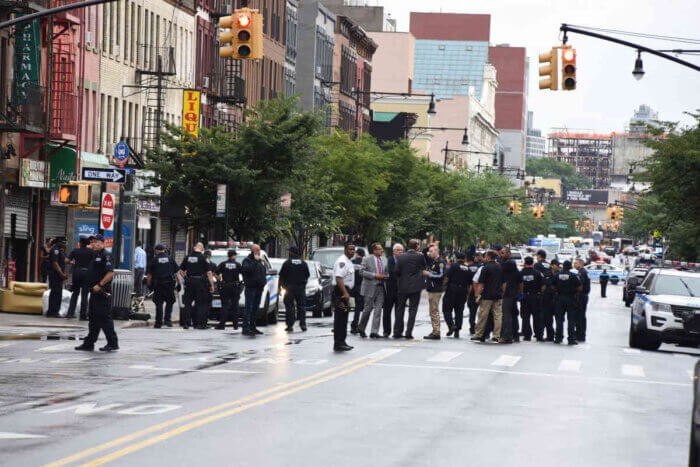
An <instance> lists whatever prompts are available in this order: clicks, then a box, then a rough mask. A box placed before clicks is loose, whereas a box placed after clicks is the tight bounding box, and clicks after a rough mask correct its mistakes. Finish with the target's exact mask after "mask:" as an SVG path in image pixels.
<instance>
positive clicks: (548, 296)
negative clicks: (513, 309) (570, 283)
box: [535, 250, 559, 342]
mask: <svg viewBox="0 0 700 467" xmlns="http://www.w3.org/2000/svg"><path fill="white" fill-rule="evenodd" d="M546 258H547V252H546V251H545V250H539V251H538V252H537V262H536V263H535V270H537V271H538V272H539V273H540V274H542V277H543V278H544V285H545V289H544V292H543V293H542V297H541V301H540V307H539V310H538V313H539V314H540V316H541V319H539V320H537V321H539V322H540V323H541V326H542V327H541V328H540V331H539V332H538V330H537V329H535V335H537V334H540V335H544V331H545V330H546V331H547V337H546V338H545V340H546V341H547V342H553V341H554V326H553V323H552V321H553V319H554V308H555V306H556V303H555V298H556V297H555V295H554V291H553V290H552V287H551V286H552V276H553V274H552V268H551V264H549V263H547V262H546V261H545V259H546ZM552 264H555V265H557V266H558V265H559V262H558V261H557V260H556V259H555V260H552Z"/></svg>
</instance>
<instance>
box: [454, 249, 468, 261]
mask: <svg viewBox="0 0 700 467" xmlns="http://www.w3.org/2000/svg"><path fill="white" fill-rule="evenodd" d="M455 257H456V258H457V259H466V258H467V254H466V253H465V252H463V251H460V252H458V253H457V254H456V255H455Z"/></svg>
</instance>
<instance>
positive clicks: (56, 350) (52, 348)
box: [34, 344, 75, 352]
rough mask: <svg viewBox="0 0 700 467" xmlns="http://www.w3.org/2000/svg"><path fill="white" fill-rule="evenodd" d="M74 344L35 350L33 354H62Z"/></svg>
mask: <svg viewBox="0 0 700 467" xmlns="http://www.w3.org/2000/svg"><path fill="white" fill-rule="evenodd" d="M74 345H75V344H56V345H49V346H47V347H42V348H40V349H36V350H35V351H34V352H62V351H63V350H68V349H70V348H72V347H73V346H74Z"/></svg>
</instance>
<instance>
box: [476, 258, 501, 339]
mask: <svg viewBox="0 0 700 467" xmlns="http://www.w3.org/2000/svg"><path fill="white" fill-rule="evenodd" d="M474 286H475V289H476V291H475V294H476V298H477V301H478V302H479V314H478V317H477V320H476V332H475V333H474V337H472V340H473V341H479V342H484V341H485V340H486V339H485V338H484V330H485V329H486V321H487V320H488V317H489V315H490V314H491V313H493V340H494V341H498V340H499V339H500V337H501V323H502V320H503V309H502V305H503V293H504V291H505V282H504V281H503V271H502V270H501V265H500V264H498V263H497V262H496V252H494V251H488V252H486V258H485V264H484V266H483V267H482V268H481V269H480V270H479V272H477V274H476V276H474Z"/></svg>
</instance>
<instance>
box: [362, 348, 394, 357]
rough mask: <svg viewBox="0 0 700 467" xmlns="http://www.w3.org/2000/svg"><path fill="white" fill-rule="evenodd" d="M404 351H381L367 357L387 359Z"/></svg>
mask: <svg viewBox="0 0 700 467" xmlns="http://www.w3.org/2000/svg"><path fill="white" fill-rule="evenodd" d="M401 350H402V349H381V350H378V351H376V352H374V353H371V354H369V355H367V358H385V357H389V356H391V355H394V354H397V353H399V352H401Z"/></svg>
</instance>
